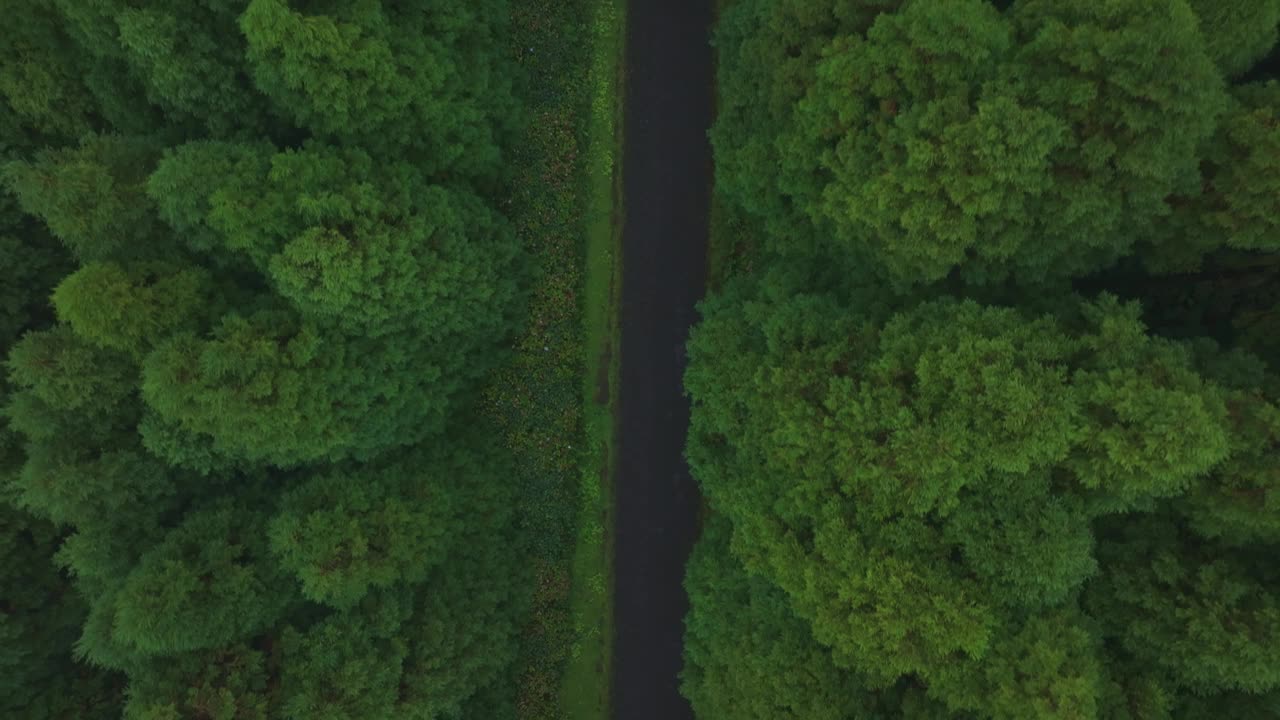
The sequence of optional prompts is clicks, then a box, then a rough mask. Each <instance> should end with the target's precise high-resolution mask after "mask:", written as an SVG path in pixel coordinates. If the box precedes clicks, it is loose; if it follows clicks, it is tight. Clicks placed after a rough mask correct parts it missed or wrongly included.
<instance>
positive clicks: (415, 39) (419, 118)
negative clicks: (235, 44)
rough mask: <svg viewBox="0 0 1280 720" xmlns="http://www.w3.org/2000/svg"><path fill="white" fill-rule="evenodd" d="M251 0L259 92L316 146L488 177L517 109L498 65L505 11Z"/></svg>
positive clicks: (500, 6)
mask: <svg viewBox="0 0 1280 720" xmlns="http://www.w3.org/2000/svg"><path fill="white" fill-rule="evenodd" d="M309 5H311V8H310V10H311V11H309V12H308V11H302V10H295V9H292V8H291V7H290V4H289V3H286V2H284V0H251V2H249V3H248V6H247V7H246V9H245V11H244V14H243V15H241V16H240V20H239V23H240V28H241V30H242V31H243V33H244V37H245V39H246V41H247V42H248V52H247V55H246V57H247V59H248V61H249V67H250V72H251V73H252V75H253V78H254V81H255V83H256V85H257V87H259V88H261V89H262V91H263V92H264V93H265V94H266V95H267V97H268V98H269V99H270V100H271V101H272V103H273V105H274V107H275V108H276V109H277V111H279V112H280V113H282V114H285V115H288V116H289V117H291V118H292V119H293V120H294V121H295V122H296V123H297V124H298V125H300V126H302V127H305V128H308V129H310V130H311V131H313V132H314V133H316V134H317V135H319V136H323V137H332V138H337V139H340V140H341V141H342V142H345V143H350V144H356V145H360V146H363V147H366V148H369V149H371V150H376V151H378V152H379V153H380V154H381V155H382V156H384V157H396V156H401V155H402V154H403V153H405V152H410V153H413V157H414V161H415V165H416V166H417V167H418V168H419V169H420V170H422V171H423V172H427V173H440V172H450V173H458V174H461V175H462V176H465V177H490V176H492V175H493V174H494V173H496V172H497V171H498V165H499V163H500V161H501V154H500V150H499V145H500V143H501V142H502V141H503V140H505V139H506V138H505V133H506V132H507V131H508V128H509V127H510V122H511V120H512V118H511V115H512V113H514V112H517V108H516V106H515V104H514V102H513V100H512V97H511V88H510V81H509V79H508V76H507V75H505V74H504V73H502V72H501V71H500V69H499V67H498V66H497V64H496V63H494V62H493V61H492V57H493V56H495V55H497V54H499V53H502V52H505V48H504V47H503V46H502V44H501V42H500V39H501V37H502V32H503V30H504V26H505V20H504V18H505V15H506V9H505V3H503V2H501V1H500V0H484V2H469V3H461V2H450V3H442V4H438V5H426V4H423V3H409V4H403V5H402V4H395V3H381V2H372V1H368V0H365V1H363V2H355V3H344V2H319V3H310V4H309Z"/></svg>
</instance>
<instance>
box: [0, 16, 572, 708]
mask: <svg viewBox="0 0 1280 720" xmlns="http://www.w3.org/2000/svg"><path fill="white" fill-rule="evenodd" d="M517 4H518V5H520V7H521V9H528V7H530V6H532V5H533V4H532V3H528V2H525V3H523V4H519V3H517ZM583 7H585V6H584V5H583V4H582V3H576V4H565V5H564V6H563V13H562V15H564V17H569V16H571V15H572V16H573V17H574V18H576V15H574V13H578V14H581V13H580V12H579V11H580V10H581V9H582V8H583ZM535 9H536V8H535ZM5 15H6V18H5V20H4V22H2V23H0V266H2V267H3V268H4V270H5V275H6V278H5V280H4V282H3V283H2V284H0V360H3V372H2V373H0V488H2V489H3V495H2V497H0V559H2V560H3V562H2V563H0V640H2V641H3V642H2V646H3V647H2V648H0V670H2V672H0V717H5V718H24V719H29V720H93V719H94V718H118V717H124V718H128V719H130V720H178V719H179V718H208V719H215V718H216V719H219V720H253V719H260V720H261V719H266V718H298V719H303V720H340V719H348V718H349V719H352V720H378V719H380V718H388V719H389V718H397V719H413V718H421V719H423V720H428V719H434V718H455V719H456V718H477V719H481V718H483V719H485V720H488V719H490V718H502V717H514V716H515V711H514V709H513V705H514V702H515V700H514V697H515V694H516V690H515V682H514V676H515V675H516V674H519V673H518V671H517V670H516V669H515V666H516V664H517V663H519V664H521V665H523V666H529V665H530V663H531V662H532V661H530V660H528V659H527V658H525V659H523V660H519V661H518V660H517V658H518V656H522V657H523V656H527V655H528V654H529V652H530V651H529V650H528V649H527V647H525V646H522V645H521V638H522V636H523V635H524V634H526V625H527V623H528V622H529V620H528V618H529V613H530V605H531V602H532V586H533V583H534V580H535V578H534V576H533V568H531V566H530V565H529V564H528V563H527V562H526V561H525V560H524V559H522V556H523V555H525V554H526V551H528V546H529V545H531V544H532V543H534V542H535V541H536V540H537V538H536V537H534V536H533V535H531V532H530V530H529V526H530V525H531V523H530V522H524V521H523V519H522V518H521V517H519V515H520V513H519V512H518V509H519V508H520V502H521V498H522V497H523V494H522V492H523V491H522V487H521V483H523V482H525V475H524V474H523V471H522V469H521V468H520V467H518V465H519V464H520V462H521V461H520V459H519V458H517V457H515V456H514V455H513V452H512V451H511V449H510V448H509V446H510V445H511V443H509V442H507V440H506V439H505V435H504V431H503V429H502V428H500V427H498V425H499V423H497V422H495V419H494V417H493V413H489V412H486V411H485V410H484V404H483V403H482V402H481V398H488V401H489V404H490V405H494V404H500V401H501V400H502V399H501V398H499V399H498V400H494V399H493V397H492V392H491V390H492V384H493V382H494V380H493V378H494V377H496V376H495V373H496V372H497V371H498V370H499V369H502V368H507V367H509V365H508V363H509V361H510V357H511V355H512V354H513V350H512V348H513V346H514V345H515V338H516V337H518V336H519V334H520V333H521V332H523V330H524V327H525V324H526V321H527V308H528V307H529V304H530V300H529V298H530V297H531V295H533V294H534V292H533V290H534V288H535V287H537V283H538V278H535V274H534V272H533V271H532V268H533V267H534V265H533V263H531V261H530V257H529V252H528V250H527V249H526V247H525V243H524V242H523V239H522V237H521V234H522V233H523V232H524V231H525V230H526V229H527V228H529V227H530V226H531V224H532V223H531V220H530V217H529V212H527V211H526V210H524V209H523V208H524V207H525V206H526V205H528V202H527V201H523V200H522V201H520V202H513V200H512V195H513V187H514V186H515V183H516V181H517V179H518V178H519V177H521V173H524V174H527V172H525V168H526V167H527V166H528V165H529V164H530V163H533V162H535V161H536V162H538V163H547V162H551V160H548V157H551V158H553V159H554V158H556V157H559V156H560V155H562V154H565V153H561V152H560V150H559V149H555V151H554V152H552V151H548V152H546V153H544V154H542V155H539V154H538V152H537V151H536V150H529V149H528V148H524V149H522V150H521V152H517V151H516V150H515V149H513V148H514V146H516V145H517V144H518V143H520V142H521V141H522V140H523V139H524V138H525V137H526V135H525V134H524V133H525V132H526V129H527V128H528V127H529V123H528V114H529V108H530V105H531V103H530V102H529V101H528V88H527V86H526V83H525V81H524V79H523V78H524V77H525V75H524V74H523V70H524V68H518V67H517V64H518V58H517V57H515V55H514V53H513V52H512V47H511V44H512V42H513V39H512V33H513V29H512V27H511V25H513V24H517V25H519V26H520V27H519V28H517V29H520V30H523V29H524V28H525V26H527V25H529V24H530V23H531V22H532V21H531V20H530V19H529V18H528V17H526V16H525V15H519V16H517V13H515V12H513V10H512V7H510V6H509V4H508V2H507V0H467V1H465V2H463V1H461V0H441V1H435V2H427V1H423V0H411V1H408V2H388V1H384V0H356V1H354V2H341V1H337V0H199V1H197V2H186V1H182V0H156V1H154V2H145V3H140V2H134V1H132V0H53V1H50V0H13V2H9V3H6V5H5ZM513 17H514V20H513ZM574 21H575V22H576V20H574ZM566 22H567V21H566ZM531 49H532V48H531ZM569 59H570V60H571V61H572V62H581V60H580V59H578V56H572V57H570V58H569ZM550 60H551V58H548V61H550ZM579 95H581V92H578V94H573V93H569V94H568V95H565V96H564V97H560V96H556V97H549V96H546V94H545V93H544V96H543V97H542V98H541V102H542V104H543V105H544V106H545V105H548V104H554V103H557V102H559V103H561V104H563V105H565V107H567V108H569V110H568V111H567V114H568V115H569V127H570V129H569V130H568V134H569V138H568V139H567V140H566V141H564V142H562V143H561V145H564V146H566V147H568V148H569V149H568V150H567V151H566V153H567V154H569V155H570V156H571V155H572V145H573V138H574V136H573V132H574V131H573V129H572V127H573V113H574V112H576V110H575V108H576V107H577V105H576V104H577V103H578V102H579V99H580V98H579ZM521 153H523V154H521ZM513 157H516V158H517V161H513V159H512V158H513ZM519 158H525V159H526V160H519ZM528 158H534V160H528ZM521 163H525V164H523V165H522V164H521ZM575 167H576V166H575V165H574V164H573V160H572V157H570V159H569V160H568V161H566V163H565V168H566V171H565V173H566V175H568V176H574V173H576V172H577V171H576V170H575V169H574V168H575ZM538 173H539V174H541V170H540V169H539V170H538ZM569 184H570V185H572V182H569ZM556 187H558V186H556ZM555 189H556V188H555V187H553V188H552V189H551V190H547V191H545V192H548V193H549V192H552V191H553V190H555ZM562 194H563V193H562ZM527 195H528V193H525V194H524V195H522V196H521V197H524V196H527ZM542 197H544V196H542V195H536V194H535V199H539V198H542ZM570 197H572V193H570ZM521 213H525V214H521ZM568 224H569V225H572V224H573V222H569V223H568ZM547 232H550V231H547ZM566 237H569V238H572V237H574V236H573V235H567V236H566ZM568 246H569V247H570V253H574V252H576V251H575V250H573V249H572V248H573V247H574V246H573V244H572V242H570V243H569V245H568ZM556 279H557V280H559V279H560V278H556ZM572 284H573V281H572V280H570V281H569V285H570V286H572ZM561 295H563V296H565V297H570V298H571V297H572V296H571V294H569V293H566V292H565V291H563V289H560V290H557V297H559V296H561ZM567 307H568V309H567V310H566V311H565V313H567V317H568V318H569V320H570V323H569V324H570V326H571V327H574V328H576V327H577V326H576V323H577V317H578V316H577V314H576V312H577V311H576V310H574V309H573V308H574V306H573V305H572V301H571V300H570V303H569V305H568V306H567ZM568 342H569V343H570V347H576V346H574V345H572V343H575V342H577V337H576V334H573V333H571V334H570V337H569V340H568ZM539 345H540V346H541V345H542V343H539ZM541 350H542V347H539V351H541ZM516 352H517V353H518V352H519V351H516ZM570 354H572V352H571V351H570ZM575 357H576V356H575ZM574 380H576V377H575V378H574ZM513 386H514V384H513ZM570 387H571V388H572V390H573V391H574V392H576V390H577V387H578V386H577V384H576V383H570ZM548 407H553V408H557V407H558V406H554V405H549V406H548ZM557 411H559V410H557ZM574 422H575V421H573V420H570V421H569V424H570V428H569V430H570V431H572V430H573V424H574ZM570 495H572V493H570ZM566 503H567V505H568V507H569V508H570V511H572V509H573V508H574V507H575V506H574V505H573V503H572V500H568V501H566ZM562 514H563V513H562ZM570 534H571V533H570ZM570 542H571V540H570ZM559 554H560V555H564V554H565V553H564V552H563V551H560V552H559ZM563 562H566V563H567V562H568V561H567V560H565V561H563ZM535 649H536V648H535ZM547 652H550V656H549V657H550V659H544V660H542V661H541V662H543V663H544V664H550V665H551V666H553V667H554V666H555V663H556V662H558V661H557V660H556V658H560V659H561V660H562V659H563V656H564V653H565V652H566V651H565V650H563V649H561V650H555V651H547ZM556 653H559V654H556ZM543 654H546V653H543ZM528 716H529V717H534V716H535V715H534V714H529V715H528Z"/></svg>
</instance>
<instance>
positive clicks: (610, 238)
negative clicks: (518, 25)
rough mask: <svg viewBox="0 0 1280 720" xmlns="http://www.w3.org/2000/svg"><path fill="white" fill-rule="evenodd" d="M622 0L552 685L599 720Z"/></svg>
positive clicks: (596, 156)
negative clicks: (563, 624)
mask: <svg viewBox="0 0 1280 720" xmlns="http://www.w3.org/2000/svg"><path fill="white" fill-rule="evenodd" d="M623 18H624V7H623V2H622V0H597V4H596V17H595V20H594V22H593V23H592V41H591V46H592V60H591V78H592V85H593V93H592V102H591V116H590V124H589V127H588V132H587V138H588V145H587V159H586V165H587V174H586V179H587V188H586V197H587V199H588V210H587V224H586V230H587V234H586V242H587V246H586V268H587V270H586V285H585V293H584V300H585V307H584V313H583V320H584V326H585V327H584V336H585V338H586V345H585V348H584V352H585V358H584V360H585V364H586V373H584V374H583V377H582V380H583V385H582V402H583V407H584V420H585V423H584V441H585V443H586V447H585V453H584V462H583V464H582V498H581V499H582V503H581V507H580V514H579V519H578V536H577V548H576V552H575V554H574V561H573V578H574V582H573V588H572V592H571V596H570V608H571V613H572V617H573V625H574V636H575V637H574V643H573V647H572V650H571V654H570V658H569V661H568V665H567V666H566V668H565V674H564V680H563V684H562V686H561V709H562V712H563V717H564V718H566V720H607V718H608V717H609V686H610V682H609V680H610V667H611V658H612V641H613V624H612V609H613V593H612V589H613V578H612V572H611V569H612V557H613V548H612V537H613V529H612V515H611V512H610V511H611V507H612V505H613V502H612V501H613V468H614V460H615V457H616V456H615V454H614V452H613V448H614V437H615V435H614V413H613V409H614V398H615V396H616V391H617V386H618V363H619V359H620V352H619V351H620V346H619V334H618V330H619V327H618V318H617V309H618V302H619V298H620V291H621V288H622V272H621V271H622V262H621V257H622V255H621V250H622V248H621V229H622V217H621V210H622V196H621V189H622V188H621V178H622V172H621V159H622V150H621V138H622V133H621V127H622V102H621V98H622V74H621V68H622V56H621V53H622V42H623V26H624V20H623Z"/></svg>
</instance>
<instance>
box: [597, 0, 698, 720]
mask: <svg viewBox="0 0 1280 720" xmlns="http://www.w3.org/2000/svg"><path fill="white" fill-rule="evenodd" d="M628 4H629V9H628V17H627V50H626V67H627V81H626V99H625V102H626V118H625V123H624V129H625V133H626V135H625V145H624V148H623V195H624V202H625V207H626V220H625V224H624V226H623V235H622V244H623V288H622V308H621V317H622V364H621V383H622V385H621V388H620V400H619V413H620V415H619V426H618V427H619V438H618V451H619V457H618V460H619V462H618V474H617V480H616V483H615V493H616V506H615V513H616V515H615V528H616V537H615V556H614V579H615V580H614V581H615V591H616V599H615V605H614V625H615V637H614V658H613V673H614V677H613V693H612V704H613V708H614V711H613V716H614V718H615V719H616V720H685V719H686V718H690V719H691V718H692V717H693V713H692V711H691V710H690V708H689V704H688V702H686V701H685V700H684V698H682V697H681V696H680V694H679V691H678V688H679V678H678V674H679V672H680V668H681V666H682V657H681V644H682V640H683V635H684V615H685V612H686V611H687V610H688V607H689V603H688V598H687V597H686V595H685V592H684V585H683V581H684V565H685V561H686V559H687V558H688V556H689V551H690V550H691V548H692V547H693V542H694V539H695V537H696V535H697V516H698V507H699V500H698V492H697V487H696V486H695V485H694V483H693V481H692V480H691V479H690V477H689V469H688V467H687V465H686V464H685V461H684V454H683V452H684V441H685V432H686V430H687V429H688V424H689V402H688V399H687V398H685V396H684V391H683V386H682V383H681V378H682V375H683V373H684V367H685V359H684V358H685V356H684V343H685V340H686V338H687V337H688V334H689V327H690V325H692V324H693V322H694V321H695V320H696V319H697V313H696V312H695V309H694V306H695V304H696V303H697V301H698V300H699V299H701V297H702V294H703V290H704V287H705V281H706V274H707V273H706V270H707V268H706V258H707V228H708V224H707V221H708V208H709V204H710V194H711V147H710V144H709V143H708V141H707V128H708V127H709V126H710V124H711V116H712V82H713V77H712V72H713V71H712V52H711V47H710V44H709V38H710V29H711V22H712V0H632V1H631V2H630V3H628Z"/></svg>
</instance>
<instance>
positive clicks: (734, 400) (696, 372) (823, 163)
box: [684, 0, 1280, 720]
mask: <svg viewBox="0 0 1280 720" xmlns="http://www.w3.org/2000/svg"><path fill="white" fill-rule="evenodd" d="M1278 23H1280V3H1277V2H1274V1H1272V0H1258V1H1256V2H1254V1H1251V2H1225V3H1224V2H1199V1H1198V0H1197V1H1188V0H1155V1H1152V0H1066V1H1060V2H1047V1H1041V0H1013V1H1012V2H1006V3H991V2H985V1H984V0H956V1H955V2H946V3H937V2H925V1H924V0H915V1H913V0H841V1H839V2H835V1H833V0H783V1H777V0H737V1H736V2H734V3H733V4H732V5H731V8H730V9H729V10H728V11H727V12H726V13H725V14H724V16H723V17H722V20H721V23H720V26H719V30H718V32H717V35H716V46H717V49H718V51H719V54H720V62H721V68H720V76H719V108H720V115H719V119H718V120H717V123H716V126H715V128H714V129H713V131H712V136H711V137H712V142H713V145H714V148H715V152H716V163H717V180H716V182H717V192H718V194H719V197H720V199H721V201H722V202H723V203H725V205H726V208H727V211H728V212H729V213H730V214H732V215H733V216H734V218H735V222H734V223H731V224H729V225H726V226H724V228H726V229H725V230H723V231H724V232H729V231H732V232H735V233H738V236H737V237H732V238H729V241H730V242H733V243H734V244H735V245H736V247H737V249H738V253H739V255H746V256H747V257H748V261H747V262H744V263H739V265H740V266H741V267H740V269H739V270H738V271H737V272H736V274H735V275H734V276H733V277H732V278H731V279H730V280H729V281H728V283H727V284H726V285H725V287H724V288H722V289H721V290H720V291H719V292H717V293H716V294H714V295H713V296H712V297H711V298H710V299H708V300H707V301H706V302H705V304H704V306H703V317H704V319H703V321H702V323H701V325H700V326H699V327H698V328H697V329H696V330H695V332H694V335H693V338H692V340H691V342H690V353H689V357H690V368H689V371H688V373H687V375H686V387H687V389H688V391H689V393H690V395H691V396H692V398H693V403H694V405H693V417H692V427H691V431H690V437H689V445H688V451H687V452H688V457H689V461H690V464H691V466H692V468H693V471H694V474H695V476H696V477H697V479H698V480H699V482H700V484H701V486H702V489H703V491H704V493H705V495H706V497H707V500H708V503H709V505H710V509H711V512H712V515H711V520H710V525H709V527H708V528H707V530H706V532H705V534H704V538H703V539H702V541H701V542H700V545H699V547H698V549H697V550H696V552H695V554H694V557H693V560H692V561H691V564H690V567H689V574H688V578H687V586H688V589H689V592H690V595H691V598H692V611H691V614H690V616H689V618H688V622H687V625H688V630H687V646H686V660H687V667H686V670H685V674H684V691H685V694H686V695H687V696H688V697H689V698H690V700H691V701H692V703H693V705H694V709H695V711H696V712H697V714H698V716H699V717H700V718H706V719H708V720H721V719H723V720H729V719H732V720H747V719H749V718H760V719H761V720H763V719H764V718H769V719H770V720H774V719H776V718H795V719H796V720H808V719H810V718H831V720H844V719H852V718H870V717H904V718H908V717H909V718H1008V719H1010V720H1012V719H1014V718H1028V717H1042V718H1091V717H1099V718H1134V719H1135V720H1136V719H1137V718H1209V717H1250V718H1255V717H1256V718H1263V717H1280V671H1277V668H1280V575H1278V574H1277V573H1276V572H1275V569H1274V567H1273V566H1274V563H1273V562H1272V558H1274V556H1275V553H1276V552H1277V550H1280V546H1278V545H1277V543H1280V464H1278V463H1277V460H1276V449H1277V448H1280V375H1278V374H1277V371H1280V365H1278V363H1280V352H1278V351H1280V346H1277V345H1276V341H1275V340H1274V338H1275V336H1276V331H1277V329H1280V328H1278V327H1277V325H1276V317H1275V312H1274V307H1275V302H1276V299H1277V298H1276V295H1275V291H1274V290H1273V289H1272V288H1274V287H1275V283H1276V282H1277V281H1280V277H1278V276H1277V274H1276V270H1277V268H1278V267H1280V258H1278V257H1277V256H1276V255H1275V253H1276V251H1277V250H1280V227H1277V224H1276V218H1277V217H1278V216H1280V214H1278V213H1277V211H1278V210H1280V206H1278V205H1277V203H1280V167H1278V166H1277V158H1278V157H1280V146H1278V145H1277V143H1280V115H1278V113H1280V94H1278V93H1280V80H1278V79H1277V78H1276V77H1275V75H1274V73H1275V64H1274V63H1267V62H1264V61H1263V59H1264V58H1265V57H1266V56H1267V55H1268V54H1269V53H1271V52H1273V47H1274V45H1275V43H1276V39H1277V34H1276V27H1277V24H1278ZM801 669H803V671H802V670H801Z"/></svg>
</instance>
